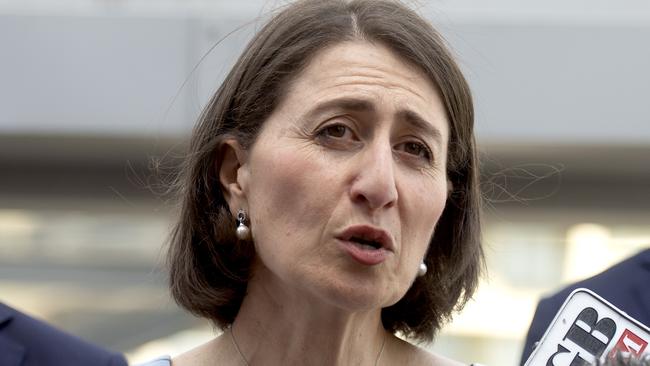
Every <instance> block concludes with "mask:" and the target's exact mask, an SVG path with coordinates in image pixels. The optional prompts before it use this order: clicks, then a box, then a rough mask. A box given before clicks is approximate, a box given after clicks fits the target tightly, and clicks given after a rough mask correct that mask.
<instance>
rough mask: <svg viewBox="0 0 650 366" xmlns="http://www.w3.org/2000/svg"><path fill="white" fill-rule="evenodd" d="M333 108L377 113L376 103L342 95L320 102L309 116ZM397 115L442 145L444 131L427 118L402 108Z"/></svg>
mask: <svg viewBox="0 0 650 366" xmlns="http://www.w3.org/2000/svg"><path fill="white" fill-rule="evenodd" d="M332 109H341V110H346V111H353V112H360V113H375V112H376V111H377V109H376V108H375V106H374V104H373V103H372V102H371V101H369V100H366V99H361V98H352V97H342V98H336V99H332V100H328V101H326V102H323V103H321V104H318V105H317V106H316V107H315V108H314V109H312V110H311V111H310V112H308V116H309V117H315V116H318V115H320V114H323V113H325V112H327V111H329V110H332ZM397 117H398V118H399V119H400V120H402V121H404V122H406V123H407V124H408V125H409V126H410V127H411V128H414V129H416V130H418V131H420V132H422V133H424V134H426V135H429V136H430V137H431V138H433V139H434V140H435V142H436V143H437V144H438V145H439V146H441V144H442V133H440V130H439V129H438V128H437V127H435V126H434V125H433V124H432V123H430V122H427V120H425V119H424V118H422V116H420V115H419V114H418V113H416V112H414V111H412V110H408V109H402V110H399V111H398V112H397Z"/></svg>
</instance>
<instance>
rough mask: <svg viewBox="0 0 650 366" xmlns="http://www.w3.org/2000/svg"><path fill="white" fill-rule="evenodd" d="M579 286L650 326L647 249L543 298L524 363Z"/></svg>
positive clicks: (530, 335) (533, 323) (529, 333)
mask: <svg viewBox="0 0 650 366" xmlns="http://www.w3.org/2000/svg"><path fill="white" fill-rule="evenodd" d="M579 287H585V288H588V289H590V290H592V291H594V292H595V293H596V294H598V295H600V297H602V298H604V299H605V300H607V301H609V302H610V303H612V304H613V305H614V306H616V307H617V308H619V309H621V310H623V311H624V312H626V313H627V314H628V315H630V316H631V317H633V318H634V319H636V320H638V321H640V322H641V323H643V324H645V325H647V326H650V249H646V250H644V251H642V252H641V253H639V254H637V255H635V256H633V257H631V258H629V259H626V260H625V261H623V262H620V263H618V264H616V265H615V266H613V267H612V268H610V269H608V270H606V271H605V272H602V273H600V274H598V275H596V276H594V277H591V278H588V279H586V280H584V281H580V282H577V283H575V284H573V285H570V286H568V287H566V288H565V289H563V290H562V291H560V292H558V293H556V294H555V295H553V296H550V297H547V298H544V299H542V300H541V301H540V302H539V304H537V310H535V316H534V317H533V321H532V323H531V324H530V329H528V336H527V337H526V344H525V346H524V351H523V354H522V356H521V365H523V364H524V363H525V362H526V360H527V359H528V357H529V356H530V354H531V353H532V352H533V344H534V343H535V342H537V341H539V340H540V338H542V335H544V332H545V331H546V328H548V326H549V325H550V324H551V321H552V320H553V317H555V314H556V313H557V311H558V310H559V309H560V306H562V304H563V303H564V300H566V298H567V296H569V294H570V293H571V291H573V290H575V289H576V288H579Z"/></svg>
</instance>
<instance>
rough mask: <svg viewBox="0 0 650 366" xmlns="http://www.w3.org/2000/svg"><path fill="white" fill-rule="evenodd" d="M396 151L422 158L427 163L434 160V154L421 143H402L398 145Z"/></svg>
mask: <svg viewBox="0 0 650 366" xmlns="http://www.w3.org/2000/svg"><path fill="white" fill-rule="evenodd" d="M395 149H396V150H397V151H401V152H404V153H406V154H408V155H412V156H413V157H417V158H421V159H424V160H426V161H431V159H432V154H431V150H429V148H428V147H427V146H426V145H425V144H423V143H420V142H416V141H407V142H402V143H400V144H398V145H397V146H396V147H395Z"/></svg>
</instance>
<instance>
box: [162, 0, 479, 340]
mask: <svg viewBox="0 0 650 366" xmlns="http://www.w3.org/2000/svg"><path fill="white" fill-rule="evenodd" d="M346 40H365V41H368V42H375V43H381V44H383V45H385V46H387V47H389V49H391V50H392V51H393V52H395V53H396V54H397V55H399V56H400V57H401V58H402V59H403V60H405V61H407V62H409V63H411V64H413V65H416V66H418V67H420V68H421V69H422V70H423V71H424V72H425V74H426V75H427V76H428V77H429V78H430V79H431V81H432V82H433V84H434V85H435V86H436V87H437V88H438V91H439V93H440V96H441V98H442V101H443V104H444V106H445V109H446V112H447V117H448V118H447V119H448V121H449V124H450V126H449V127H450V141H449V152H448V156H449V158H448V163H447V167H448V168H447V169H448V171H447V176H448V179H449V180H450V181H451V183H452V184H453V191H452V192H451V193H450V195H449V197H448V200H447V203H446V206H445V209H444V212H443V214H442V216H441V218H440V220H439V222H438V224H437V228H436V230H435V234H434V236H433V238H432V240H431V243H430V245H429V249H428V252H427V256H426V258H425V263H426V264H427V266H428V267H429V271H428V272H427V274H426V275H425V276H424V277H420V278H418V279H417V280H416V281H415V283H414V284H413V286H412V287H411V288H410V289H409V290H408V292H407V293H406V295H405V296H404V297H403V298H402V299H401V300H400V301H398V302H397V303H396V304H395V305H393V306H390V307H387V308H384V309H383V310H382V322H383V325H384V328H386V329H387V330H389V331H391V332H396V331H400V332H402V333H403V334H405V335H406V336H409V337H411V338H414V339H419V340H431V339H432V338H433V335H434V333H435V331H437V330H438V329H439V328H440V327H441V325H442V324H443V323H444V322H445V321H447V320H449V318H450V317H451V313H452V312H453V311H454V310H455V309H459V308H461V307H462V306H463V305H464V304H465V302H466V301H467V300H468V299H469V298H470V297H471V295H472V293H473V291H474V289H475V288H476V285H477V282H478V277H479V274H480V272H481V269H482V267H483V252H482V249H481V241H480V197H481V196H480V192H479V185H478V174H477V173H478V167H477V157H476V147H475V142H474V136H473V119H474V112H473V105H472V98H471V94H470V91H469V87H468V85H467V82H466V81H465V79H464V77H463V75H462V74H461V72H460V70H459V68H458V66H457V65H456V63H455V62H454V60H453V57H452V56H451V55H450V53H449V51H448V50H447V48H446V46H445V44H444V41H443V40H442V38H441V37H440V36H439V35H438V33H437V32H436V31H435V30H434V29H433V28H432V26H431V25H430V24H429V23H428V22H426V21H425V20H424V19H422V18H421V17H420V16H418V15H417V14H416V13H415V12H413V11H412V10H410V9H408V8H407V7H406V6H404V5H402V4H401V3H399V2H397V1H390V0H352V1H346V0H303V1H298V2H295V3H294V4H291V5H289V6H287V7H286V8H284V9H281V10H280V11H279V12H278V13H277V14H276V15H275V16H273V17H272V19H271V20H270V21H269V22H268V23H267V24H266V25H265V26H264V27H263V28H262V29H261V30H260V31H259V32H258V33H257V34H256V35H255V36H254V38H253V39H252V40H251V42H250V43H249V44H248V46H247V47H246V49H245V50H244V52H243V54H242V55H241V56H240V58H239V60H238V61H237V62H236V64H235V65H234V66H233V68H232V70H231V71H230V73H229V74H228V75H227V77H226V79H225V81H224V82H223V84H222V85H221V87H220V88H219V89H218V90H217V92H216V93H215V94H214V96H213V97H212V99H211V100H210V102H209V104H208V105H207V106H206V108H205V109H204V110H203V112H202V115H201V116H200V118H199V121H198V124H197V126H196V127H195V130H194V132H193V136H192V139H191V142H190V147H189V153H188V155H187V158H186V159H185V161H184V166H183V167H182V171H181V174H180V176H179V180H178V182H177V183H178V190H179V195H180V198H181V200H182V202H181V204H182V206H181V212H180V219H179V221H178V223H177V224H176V226H175V228H174V229H173V232H172V234H171V237H170V248H169V252H168V263H169V267H170V288H171V293H172V296H173V297H174V299H175V300H176V301H177V302H178V304H180V305H181V306H183V307H185V308H186V309H188V310H189V311H191V312H192V313H194V314H196V315H199V316H202V317H206V318H209V319H211V320H212V321H214V322H215V324H216V325H218V326H219V327H222V328H223V327H227V326H228V325H230V324H231V323H232V322H233V321H234V319H235V317H236V315H237V312H238V311H239V307H240V305H241V303H242V300H243V298H244V296H245V295H246V286H247V282H248V278H249V275H250V265H251V261H252V259H253V257H254V256H255V253H254V249H253V246H252V244H251V243H245V242H238V241H237V239H236V237H235V233H234V232H235V230H234V229H235V226H236V225H235V219H234V218H233V217H232V215H231V214H230V211H229V209H228V205H227V204H226V202H225V200H224V196H223V194H222V192H221V186H220V184H219V180H218V173H217V172H216V170H215V165H216V164H215V162H216V163H217V164H218V162H219V158H220V157H219V151H218V149H219V146H220V144H221V143H222V142H223V140H224V139H225V138H226V137H229V138H232V137H234V138H236V139H237V140H238V141H239V143H240V144H241V145H242V147H243V148H245V149H247V148H250V146H251V145H252V144H253V143H254V141H255V139H256V137H257V134H258V132H259V131H260V127H261V126H262V124H263V123H264V121H265V120H266V119H267V118H268V117H269V115H270V114H271V113H272V112H273V111H274V109H275V108H276V107H277V106H278V105H279V104H280V103H281V101H282V98H283V96H284V94H285V93H286V90H287V89H288V86H289V85H290V84H291V82H292V81H293V80H294V78H296V77H297V76H298V75H299V73H300V71H301V70H302V69H304V68H305V66H306V65H307V64H308V63H309V61H310V59H311V57H313V56H314V54H315V53H316V52H318V51H321V50H323V49H324V48H326V47H328V46H332V45H334V44H337V43H340V42H343V41H346Z"/></svg>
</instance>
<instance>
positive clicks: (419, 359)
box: [389, 337, 467, 366]
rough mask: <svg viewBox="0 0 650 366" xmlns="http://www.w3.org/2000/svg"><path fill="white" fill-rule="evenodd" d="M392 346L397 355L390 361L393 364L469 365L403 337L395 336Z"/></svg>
mask: <svg viewBox="0 0 650 366" xmlns="http://www.w3.org/2000/svg"><path fill="white" fill-rule="evenodd" d="M392 343H393V344H392V345H391V348H393V349H394V350H395V351H396V352H395V355H396V356H395V357H392V358H391V359H390V360H389V361H390V364H391V365H413V366H417V365H422V366H425V365H426V366H467V365H465V364H463V363H460V362H458V361H454V360H452V359H450V358H447V357H444V356H441V355H438V354H435V353H432V352H429V351H427V350H425V349H423V348H421V347H418V346H416V345H413V344H411V343H409V342H406V341H404V340H402V339H399V338H397V337H394V341H393V342H392Z"/></svg>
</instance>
